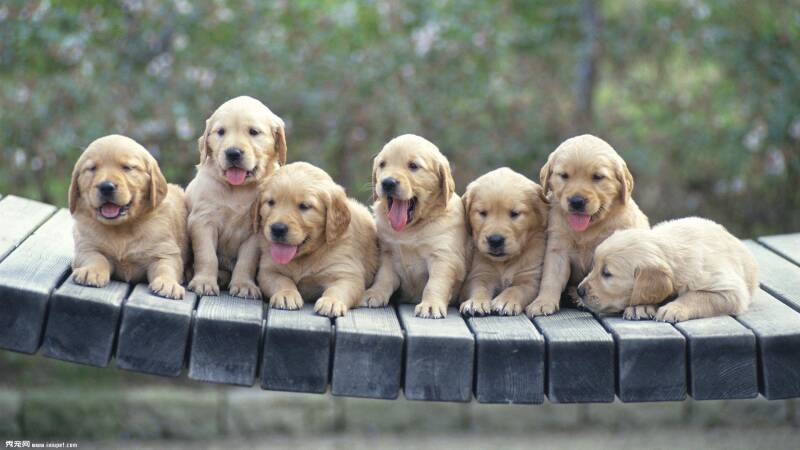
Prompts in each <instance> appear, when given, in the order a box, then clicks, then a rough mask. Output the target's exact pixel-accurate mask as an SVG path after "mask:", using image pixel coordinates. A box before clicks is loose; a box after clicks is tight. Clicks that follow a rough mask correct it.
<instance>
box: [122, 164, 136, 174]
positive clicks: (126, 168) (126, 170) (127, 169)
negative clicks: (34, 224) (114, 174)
mask: <svg viewBox="0 0 800 450" xmlns="http://www.w3.org/2000/svg"><path fill="white" fill-rule="evenodd" d="M122 170H124V171H125V172H130V171H131V170H133V167H132V166H130V165H128V164H123V165H122Z"/></svg>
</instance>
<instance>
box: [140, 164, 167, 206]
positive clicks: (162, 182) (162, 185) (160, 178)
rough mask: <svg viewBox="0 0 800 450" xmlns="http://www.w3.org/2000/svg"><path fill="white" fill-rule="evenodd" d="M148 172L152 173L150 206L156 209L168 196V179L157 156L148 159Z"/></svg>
mask: <svg viewBox="0 0 800 450" xmlns="http://www.w3.org/2000/svg"><path fill="white" fill-rule="evenodd" d="M146 164H147V174H148V175H150V207H151V208H153V209H155V208H156V207H157V206H158V205H160V204H161V202H163V201H164V199H165V198H166V197H167V190H168V189H169V186H167V179H166V178H164V174H163V173H161V169H160V168H159V167H158V163H157V162H156V160H155V158H152V157H150V158H149V160H148V161H147V163H146Z"/></svg>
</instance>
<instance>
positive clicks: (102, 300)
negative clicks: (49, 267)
mask: <svg viewBox="0 0 800 450" xmlns="http://www.w3.org/2000/svg"><path fill="white" fill-rule="evenodd" d="M127 295H128V285H127V284H125V283H120V282H117V281H112V282H111V283H109V285H108V286H105V287H103V288H95V287H88V286H80V285H77V284H75V282H74V281H72V279H67V280H66V281H65V282H64V284H62V285H61V287H60V288H58V289H57V290H56V291H55V292H54V293H53V296H52V298H51V299H50V312H49V313H48V316H47V326H46V328H45V332H44V340H43V342H42V354H43V355H44V356H46V357H48V358H55V359H61V360H64V361H70V362H76V363H81V364H88V365H91V366H97V367H105V366H107V365H108V361H109V360H110V359H111V353H112V352H113V350H114V339H115V338H116V336H117V325H118V323H119V316H120V311H121V309H122V302H123V301H125V297H126V296H127Z"/></svg>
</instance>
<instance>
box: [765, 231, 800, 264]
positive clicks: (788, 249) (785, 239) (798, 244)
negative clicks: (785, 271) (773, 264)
mask: <svg viewBox="0 0 800 450" xmlns="http://www.w3.org/2000/svg"><path fill="white" fill-rule="evenodd" d="M758 242H760V243H761V244H763V245H764V246H766V247H767V248H769V249H770V250H772V251H773V252H775V253H777V254H779V255H781V256H783V257H784V258H786V259H788V260H789V261H791V262H793V263H794V264H796V265H798V266H800V233H794V234H781V235H776V236H764V237H760V238H758Z"/></svg>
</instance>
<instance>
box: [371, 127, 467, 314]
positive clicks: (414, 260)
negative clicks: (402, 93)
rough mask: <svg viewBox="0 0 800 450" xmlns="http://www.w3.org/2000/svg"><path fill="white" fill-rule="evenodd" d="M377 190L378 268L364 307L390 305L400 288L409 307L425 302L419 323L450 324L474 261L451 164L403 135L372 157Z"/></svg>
mask: <svg viewBox="0 0 800 450" xmlns="http://www.w3.org/2000/svg"><path fill="white" fill-rule="evenodd" d="M372 184H373V186H374V193H375V196H376V199H377V200H376V201H375V204H374V205H373V212H374V214H375V218H376V222H377V226H378V239H379V241H380V245H381V264H380V269H378V274H377V275H376V276H375V283H374V284H373V285H372V286H371V287H370V288H369V289H368V290H367V292H366V293H365V294H364V300H363V304H364V305H366V306H370V307H381V306H385V305H386V304H388V303H389V299H390V297H391V296H392V293H394V291H395V290H397V289H398V288H400V289H401V292H402V293H403V295H404V297H405V300H411V301H412V302H414V301H419V299H421V301H419V304H418V305H417V307H416V309H415V311H416V314H417V315H418V316H420V317H432V318H442V317H445V316H446V315H447V306H448V305H449V304H450V302H451V301H452V300H453V299H454V298H455V297H457V296H458V293H459V291H460V289H461V283H462V282H463V281H464V278H465V276H466V272H467V264H468V262H469V259H470V258H471V244H470V242H469V236H468V235H467V231H466V227H465V224H464V221H465V218H464V205H463V203H462V202H461V198H460V197H459V196H458V194H456V193H455V181H454V180H453V177H452V175H451V174H450V163H449V162H448V161H447V158H446V157H445V156H444V155H443V154H442V153H441V152H439V149H438V148H436V146H435V145H433V144H432V143H431V142H430V141H428V140H426V139H424V138H422V137H419V136H414V135H411V134H406V135H403V136H399V137H396V138H394V139H392V140H391V141H389V143H387V144H386V145H385V146H384V147H383V149H382V150H381V152H380V153H379V154H378V156H376V157H375V160H374V161H373V167H372Z"/></svg>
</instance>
